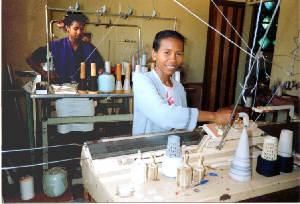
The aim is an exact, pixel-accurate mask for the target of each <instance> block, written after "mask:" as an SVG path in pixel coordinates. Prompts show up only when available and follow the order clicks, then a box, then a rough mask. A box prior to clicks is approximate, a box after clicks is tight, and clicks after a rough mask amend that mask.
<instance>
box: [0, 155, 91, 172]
mask: <svg viewBox="0 0 300 204" xmlns="http://www.w3.org/2000/svg"><path fill="white" fill-rule="evenodd" d="M75 159H80V160H85V159H81V158H79V157H75V158H70V159H62V160H56V161H50V162H43V163H38V164H28V165H20V166H10V167H2V170H9V169H18V168H27V167H34V166H42V165H45V164H54V163H59V162H64V161H71V160H75ZM86 159H88V158H86Z"/></svg>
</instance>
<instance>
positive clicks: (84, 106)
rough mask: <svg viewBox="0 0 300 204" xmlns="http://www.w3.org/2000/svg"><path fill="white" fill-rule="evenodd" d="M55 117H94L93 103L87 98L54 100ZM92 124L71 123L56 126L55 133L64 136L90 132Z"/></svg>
mask: <svg viewBox="0 0 300 204" xmlns="http://www.w3.org/2000/svg"><path fill="white" fill-rule="evenodd" d="M55 108H56V114H57V117H68V116H94V115H95V107H94V101H93V100H90V99H88V98H63V99H58V100H56V104H55ZM93 129H94V123H76V124H75V123H72V124H64V125H57V131H58V132H59V133H61V134H66V133H68V132H70V131H82V132H87V131H92V130H93Z"/></svg>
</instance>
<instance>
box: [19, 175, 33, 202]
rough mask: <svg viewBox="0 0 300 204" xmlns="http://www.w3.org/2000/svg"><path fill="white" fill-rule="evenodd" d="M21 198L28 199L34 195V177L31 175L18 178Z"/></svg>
mask: <svg viewBox="0 0 300 204" xmlns="http://www.w3.org/2000/svg"><path fill="white" fill-rule="evenodd" d="M19 181H20V193H21V199H22V200H30V199H32V198H33V197H34V179H33V177H32V176H24V177H21V178H20V179H19Z"/></svg>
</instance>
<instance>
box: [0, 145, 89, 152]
mask: <svg viewBox="0 0 300 204" xmlns="http://www.w3.org/2000/svg"><path fill="white" fill-rule="evenodd" d="M73 145H74V146H75V145H76V146H80V147H81V146H83V145H81V144H77V143H71V144H64V145H53V146H47V147H34V148H28V149H11V150H4V151H1V153H9V152H23V151H32V150H37V149H50V148H55V147H64V146H73Z"/></svg>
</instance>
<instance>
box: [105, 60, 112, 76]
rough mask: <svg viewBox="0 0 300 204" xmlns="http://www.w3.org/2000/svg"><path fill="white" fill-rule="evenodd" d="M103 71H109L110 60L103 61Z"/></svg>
mask: <svg viewBox="0 0 300 204" xmlns="http://www.w3.org/2000/svg"><path fill="white" fill-rule="evenodd" d="M105 72H107V73H111V69H110V61H105Z"/></svg>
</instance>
